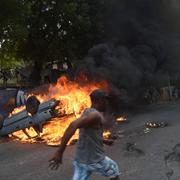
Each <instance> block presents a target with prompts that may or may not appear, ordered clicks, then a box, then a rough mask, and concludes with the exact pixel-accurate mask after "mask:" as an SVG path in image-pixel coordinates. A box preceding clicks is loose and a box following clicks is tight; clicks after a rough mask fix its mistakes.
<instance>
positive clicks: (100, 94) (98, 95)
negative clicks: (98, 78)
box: [90, 89, 109, 102]
mask: <svg viewBox="0 0 180 180" xmlns="http://www.w3.org/2000/svg"><path fill="white" fill-rule="evenodd" d="M90 97H91V100H92V101H93V102H95V101H97V100H101V99H108V98H109V95H108V93H107V92H106V91H104V90H103V89H96V90H94V91H93V92H92V93H91V94H90Z"/></svg>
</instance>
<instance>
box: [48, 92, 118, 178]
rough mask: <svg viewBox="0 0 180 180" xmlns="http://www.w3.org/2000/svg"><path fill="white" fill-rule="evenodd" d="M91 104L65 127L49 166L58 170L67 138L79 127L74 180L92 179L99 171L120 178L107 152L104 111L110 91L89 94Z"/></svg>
mask: <svg viewBox="0 0 180 180" xmlns="http://www.w3.org/2000/svg"><path fill="white" fill-rule="evenodd" d="M90 97H91V101H92V107H91V108H88V109H86V110H85V111H84V112H83V115H82V116H81V117H80V118H79V119H77V120H76V121H74V122H72V123H71V124H70V126H69V127H68V128H67V129H66V131H65V133H64V136H63V138H62V141H61V145H60V146H59V149H58V151H57V152H56V153H55V155H54V157H53V158H52V159H51V160H50V164H49V166H50V167H51V169H53V170H57V169H58V167H59V165H60V164H62V158H63V153H64V151H65V149H66V146H67V143H68V141H69V140H70V139H71V137H72V136H73V134H74V133H75V132H76V130H77V129H80V134H79V140H78V144H77V149H76V155H75V159H74V162H73V164H74V168H75V171H74V176H73V178H72V179H73V180H89V179H90V176H91V174H92V173H99V174H101V175H102V176H105V177H108V178H109V179H111V180H119V175H120V173H119V169H118V165H117V164H116V162H114V161H113V160H112V159H110V158H109V157H107V156H106V155H105V152H104V149H103V143H106V144H111V143H109V142H105V141H104V140H103V123H104V117H103V112H105V111H106V107H107V103H108V94H107V93H106V92H105V91H103V90H101V89H98V90H95V91H93V92H92V93H91V95H90Z"/></svg>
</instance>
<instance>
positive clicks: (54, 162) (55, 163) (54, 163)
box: [49, 151, 63, 170]
mask: <svg viewBox="0 0 180 180" xmlns="http://www.w3.org/2000/svg"><path fill="white" fill-rule="evenodd" d="M62 156H63V154H62V153H61V152H59V151H57V152H56V153H55V154H54V157H53V158H52V159H50V160H49V167H50V168H51V170H57V169H58V168H59V165H60V164H62Z"/></svg>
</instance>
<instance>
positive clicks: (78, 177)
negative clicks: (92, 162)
mask: <svg viewBox="0 0 180 180" xmlns="http://www.w3.org/2000/svg"><path fill="white" fill-rule="evenodd" d="M73 164H74V175H73V178H72V180H89V177H90V175H91V172H90V171H88V169H87V168H86V167H85V165H82V164H80V163H78V162H74V163H73Z"/></svg>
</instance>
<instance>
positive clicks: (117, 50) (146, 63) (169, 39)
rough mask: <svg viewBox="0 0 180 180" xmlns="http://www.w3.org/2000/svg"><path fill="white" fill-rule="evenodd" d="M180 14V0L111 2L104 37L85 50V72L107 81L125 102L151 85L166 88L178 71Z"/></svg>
mask: <svg viewBox="0 0 180 180" xmlns="http://www.w3.org/2000/svg"><path fill="white" fill-rule="evenodd" d="M179 10H180V1H179V0H133V1H132V0H121V1H119V0H112V1H110V2H109V4H108V6H107V8H106V11H105V13H104V22H105V24H106V28H105V32H106V33H107V38H106V39H105V40H104V42H102V43H100V44H97V45H95V46H94V47H92V49H90V50H89V54H88V56H87V58H85V67H86V69H87V71H88V72H89V73H90V74H91V76H92V77H93V78H95V79H97V77H102V78H105V79H107V80H109V82H110V83H111V84H112V86H113V88H114V89H116V92H118V93H119V94H120V96H121V99H123V98H124V101H127V103H128V102H132V101H135V100H136V99H137V98H138V99H139V97H143V95H144V93H145V91H146V89H147V88H149V87H151V86H153V87H157V88H159V87H162V86H167V85H168V76H170V77H171V79H173V78H174V77H175V75H176V76H177V75H178V73H179V72H180V51H179V48H180V25H179V22H178V21H179V17H180V11H179Z"/></svg>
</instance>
